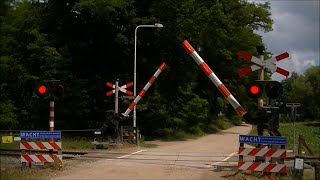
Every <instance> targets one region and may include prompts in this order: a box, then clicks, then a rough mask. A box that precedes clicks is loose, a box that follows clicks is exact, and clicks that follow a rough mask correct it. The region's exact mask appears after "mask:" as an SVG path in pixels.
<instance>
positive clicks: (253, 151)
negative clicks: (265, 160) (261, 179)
mask: <svg viewBox="0 0 320 180" xmlns="http://www.w3.org/2000/svg"><path fill="white" fill-rule="evenodd" d="M239 155H242V156H264V157H273V158H285V157H286V156H287V151H286V150H285V149H267V148H245V147H239Z"/></svg>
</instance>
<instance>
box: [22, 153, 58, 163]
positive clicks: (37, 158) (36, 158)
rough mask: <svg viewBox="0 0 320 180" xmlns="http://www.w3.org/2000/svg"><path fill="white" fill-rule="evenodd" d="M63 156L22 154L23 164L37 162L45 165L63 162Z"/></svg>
mask: <svg viewBox="0 0 320 180" xmlns="http://www.w3.org/2000/svg"><path fill="white" fill-rule="evenodd" d="M61 161H62V155H55V154H22V155H21V162H22V163H24V162H28V163H32V162H37V163H45V162H61Z"/></svg>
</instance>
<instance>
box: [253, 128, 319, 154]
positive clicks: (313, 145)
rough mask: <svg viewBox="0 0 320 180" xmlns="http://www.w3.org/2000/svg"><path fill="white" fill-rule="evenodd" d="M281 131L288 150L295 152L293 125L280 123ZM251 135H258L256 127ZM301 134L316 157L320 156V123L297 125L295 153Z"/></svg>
mask: <svg viewBox="0 0 320 180" xmlns="http://www.w3.org/2000/svg"><path fill="white" fill-rule="evenodd" d="M279 131H280V133H281V135H282V136H284V137H286V138H287V145H286V149H291V150H293V132H294V130H293V124H292V123H280V125H279ZM250 134H251V135H257V128H256V126H254V128H252V131H251V132H250ZM299 134H301V135H302V136H303V137H304V139H305V141H306V143H307V145H308V146H309V147H310V149H311V150H312V152H313V153H314V155H315V156H320V123H319V122H299V123H295V149H294V150H295V152H298V141H299Z"/></svg>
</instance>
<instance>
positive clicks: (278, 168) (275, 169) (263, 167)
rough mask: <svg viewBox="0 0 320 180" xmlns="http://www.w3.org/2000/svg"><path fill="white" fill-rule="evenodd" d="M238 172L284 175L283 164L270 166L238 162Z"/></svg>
mask: <svg viewBox="0 0 320 180" xmlns="http://www.w3.org/2000/svg"><path fill="white" fill-rule="evenodd" d="M238 168H239V170H250V171H262V172H273V173H286V171H287V169H286V165H285V164H272V163H261V162H238Z"/></svg>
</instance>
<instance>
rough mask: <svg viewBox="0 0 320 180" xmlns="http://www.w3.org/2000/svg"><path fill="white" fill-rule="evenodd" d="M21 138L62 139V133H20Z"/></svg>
mask: <svg viewBox="0 0 320 180" xmlns="http://www.w3.org/2000/svg"><path fill="white" fill-rule="evenodd" d="M20 138H28V139H50V138H52V139H61V131H20Z"/></svg>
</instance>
